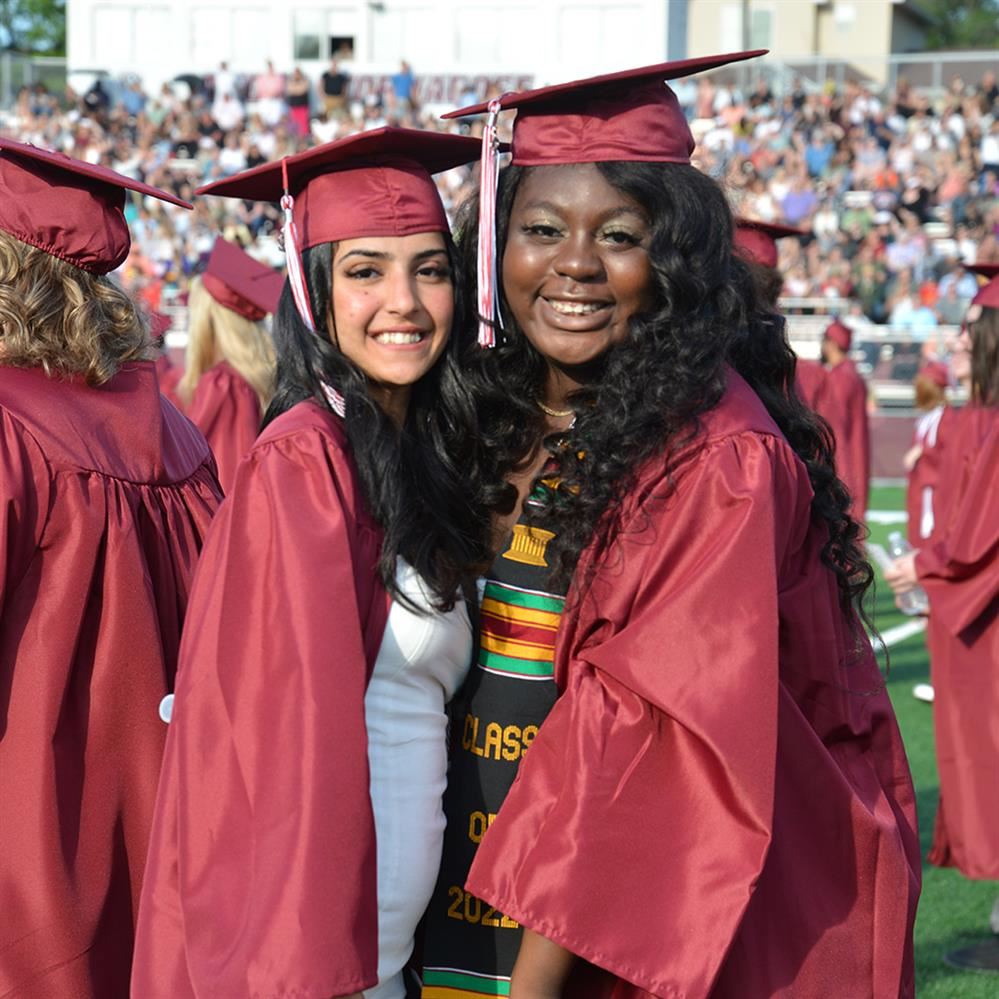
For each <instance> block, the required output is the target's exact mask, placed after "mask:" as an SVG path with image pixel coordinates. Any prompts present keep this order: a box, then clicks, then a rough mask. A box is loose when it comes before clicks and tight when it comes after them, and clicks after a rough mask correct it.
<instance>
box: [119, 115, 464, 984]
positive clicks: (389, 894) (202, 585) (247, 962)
mask: <svg viewBox="0 0 999 999" xmlns="http://www.w3.org/2000/svg"><path fill="white" fill-rule="evenodd" d="M477 148H478V147H477V144H476V143H475V142H473V141H471V140H467V139H463V138H460V137H455V136H445V135H439V134H429V133H420V132H413V131H408V130H402V129H381V130H378V131H376V132H369V133H364V134H361V135H358V136H352V137H350V138H348V139H343V140H341V141H339V142H335V143H331V144H329V145H327V146H323V147H320V148H318V149H315V150H310V151H308V152H306V153H302V154H299V155H298V156H295V157H291V158H289V159H288V160H286V161H283V162H282V163H280V164H273V165H269V166H267V167H262V168H258V169H256V170H253V171H249V172H248V173H246V174H243V175H241V176H238V177H234V178H230V179H228V180H226V181H224V182H221V183H219V184H215V185H212V187H211V188H210V189H209V190H210V192H211V193H214V194H225V195H229V196H233V197H242V198H257V199H263V200H271V201H276V200H278V198H279V197H281V194H282V191H283V192H284V198H283V204H284V207H285V210H286V213H287V220H286V225H285V249H286V252H287V255H288V263H289V279H288V284H287V286H286V288H285V290H284V293H283V298H282V301H281V303H280V305H279V308H278V313H277V321H276V327H275V338H276V343H277V354H278V376H277V390H276V394H275V396H274V399H273V401H272V403H271V406H270V409H269V410H268V412H267V414H266V417H265V429H264V431H263V432H262V434H261V436H260V437H259V438H258V440H257V441H256V443H255V444H254V446H253V448H252V450H251V451H250V453H249V454H248V455H247V457H246V458H245V459H244V460H243V461H242V462H241V464H240V465H239V467H238V469H237V471H236V475H235V480H234V483H233V487H232V489H231V492H230V494H229V497H228V499H227V501H226V503H225V504H224V507H223V511H222V512H221V514H220V517H219V519H218V521H217V522H216V526H215V529H214V530H213V531H212V533H211V535H210V537H209V540H208V543H207V546H206V550H205V554H204V556H203V557H202V560H201V563H200V566H199V572H198V577H197V580H196V584H195V590H194V594H193V596H192V605H191V611H190V617H189V627H188V630H187V631H186V633H185V640H184V646H183V651H182V657H181V667H180V673H179V681H178V686H177V695H176V696H177V699H176V706H175V708H174V712H173V720H172V722H171V733H170V742H169V749H168V756H167V761H166V765H165V769H164V776H163V779H162V782H161V786H160V800H159V810H158V814H157V821H156V829H155V832H154V837H153V849H152V852H151V856H150V862H149V889H148V891H146V893H145V894H144V897H143V903H142V910H141V913H140V928H139V948H138V956H137V960H136V968H135V974H134V977H133V992H134V994H135V995H136V996H137V997H141V999H154V997H160V996H161V997H164V999H166V997H169V999H181V997H187V996H219V997H222V996H232V997H235V996H249V995H260V996H264V995H266V996H289V997H290V996H315V997H332V996H359V995H360V994H361V992H362V990H363V994H364V995H365V996H366V997H368V999H402V997H403V996H404V994H405V984H404V982H403V968H404V966H405V964H406V962H407V961H408V960H409V957H410V952H411V950H412V948H413V939H414V932H415V929H416V924H417V922H418V920H419V919H420V916H421V915H422V913H423V910H424V908H425V906H426V903H427V900H428V899H429V896H430V893H431V891H432V889H433V884H434V878H435V877H436V873H437V868H438V864H439V859H440V850H441V838H442V834H443V825H444V818H443V814H442V810H441V794H442V792H443V788H444V778H445V770H446V759H447V756H446V750H445V728H446V718H445V704H446V702H447V701H448V700H449V698H450V696H451V694H452V693H453V692H454V691H455V690H456V689H457V687H458V686H459V684H460V683H461V681H462V679H463V677H464V675H465V672H466V670H467V666H468V660H469V656H470V653H471V643H472V634H471V626H470V623H469V615H468V612H467V610H466V604H465V600H464V593H465V592H466V590H467V586H468V584H469V582H470V580H471V579H472V578H473V577H474V575H475V572H476V569H477V567H478V565H479V564H480V563H481V560H482V551H483V547H484V546H483V542H482V540H481V538H482V530H481V525H480V523H479V514H478V509H479V505H478V503H477V497H476V495H475V490H474V489H473V488H472V486H471V485H470V480H469V478H468V476H467V473H466V471H465V469H464V468H463V467H462V448H463V447H464V446H466V444H467V438H468V436H469V433H470V429H471V426H472V412H471V409H470V398H469V396H468V394H467V392H466V390H465V389H464V387H463V382H462V380H461V379H460V378H459V377H458V372H457V361H456V359H457V353H458V350H459V344H457V343H456V341H455V337H454V334H453V332H452V321H453V317H454V309H455V297H456V287H455V282H454V279H453V275H452V259H451V258H452V249H451V243H450V235H449V231H448V225H447V219H446V217H445V214H444V209H443V206H442V204H441V201H440V197H439V195H438V193H437V189H436V187H435V184H434V181H433V179H432V178H431V176H430V174H431V173H432V172H435V171H439V170H442V169H446V168H449V167H453V166H456V165H459V164H462V163H465V162H468V161H469V160H470V159H472V158H473V157H474V156H475V155H476V154H477ZM300 248H301V253H300Z"/></svg>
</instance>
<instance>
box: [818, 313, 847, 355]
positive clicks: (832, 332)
mask: <svg viewBox="0 0 999 999" xmlns="http://www.w3.org/2000/svg"><path fill="white" fill-rule="evenodd" d="M822 337H823V339H825V340H832V342H833V343H834V344H836V346H837V347H839V349H840V350H844V351H845V350H849V349H850V344H852V343H853V330H851V329H850V327H849V326H847V325H846V323H842V322H840V321H839V320H838V319H834V320H833V321H832V322H831V323H830V324H829V325H828V326H827V327H826V331H825V333H823V334H822Z"/></svg>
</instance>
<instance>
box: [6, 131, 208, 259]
mask: <svg viewBox="0 0 999 999" xmlns="http://www.w3.org/2000/svg"><path fill="white" fill-rule="evenodd" d="M125 191H137V192H138V193H139V194H144V195H149V196H150V197H153V198H158V199H159V200H160V201H166V202H168V203H169V204H171V205H179V206H180V207H181V208H191V207H192V206H191V205H189V204H188V203H187V202H186V201H182V200H181V199H180V198H178V197H176V196H175V195H173V194H169V193H167V192H166V191H161V190H160V189H159V188H156V187H150V185H148V184H143V183H142V182H141V181H138V180H132V178H131V177H125V176H123V175H122V174H120V173H116V172H115V171H114V170H109V169H108V168H107V167H102V166H94V165H93V164H91V163H84V162H82V161H81V160H76V159H73V158H72V157H71V156H66V155H64V154H63V153H57V152H53V151H51V150H48V149H41V148H39V147H37V146H31V145H28V144H26V143H23V142H14V141H13V140H12V139H5V138H2V137H0V229H2V230H3V231H4V232H7V233H10V235H11V236H13V237H14V238H15V239H19V240H20V241H21V242H22V243H28V244H30V245H31V246H35V247H37V248H38V249H40V250H44V251H45V252H46V253H50V254H52V256H54V257H59V258H60V259H62V260H65V261H67V262H68V263H71V264H73V265H74V266H75V267H79V268H80V269H81V270H85V271H89V272H91V273H93V274H107V273H108V272H109V271H113V270H114V269H115V268H116V267H119V266H120V265H121V264H122V263H123V262H124V260H125V258H126V257H127V256H128V250H129V247H130V246H131V239H130V237H129V234H128V225H127V223H126V222H125V211H124V209H125Z"/></svg>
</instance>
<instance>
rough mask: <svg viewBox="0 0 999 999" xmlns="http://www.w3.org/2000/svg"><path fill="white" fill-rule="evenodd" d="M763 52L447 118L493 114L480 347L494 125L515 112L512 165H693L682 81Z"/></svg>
mask: <svg viewBox="0 0 999 999" xmlns="http://www.w3.org/2000/svg"><path fill="white" fill-rule="evenodd" d="M765 52H766V50H765V49H757V50H754V51H751V52H732V53H728V54H725V55H713V56H703V57H700V58H696V59H680V60H677V61H673V62H663V63H657V64H656V65H654V66H642V67H640V68H638V69H628V70H624V71H623V72H620V73H608V74H604V75H602V76H593V77H589V78H588V79H585V80H574V81H572V82H571V83H560V84H557V85H555V86H551V87H541V88H540V89H537V90H522V91H519V92H517V93H508V94H503V96H502V97H498V98H495V99H494V100H491V101H488V102H486V103H482V104H474V105H472V106H470V107H466V108H461V109H460V110H457V111H451V112H449V113H448V114H446V115H444V117H445V118H464V117H468V116H470V115H479V114H484V113H488V115H489V117H488V119H487V121H486V127H485V129H484V131H483V138H482V175H481V178H480V183H481V192H480V203H479V204H480V208H479V213H480V214H479V286H478V293H479V314H480V317H481V320H482V321H481V322H480V325H479V343H480V344H481V345H482V346H488V347H491V346H493V344H494V343H495V330H494V327H493V323H492V320H493V318H494V317H495V315H496V234H495V216H496V183H497V178H498V154H499V144H498V140H497V136H496V119H497V116H498V115H499V113H500V112H501V111H506V110H514V109H515V110H516V111H517V118H516V121H515V122H514V128H513V142H512V144H511V152H512V153H513V163H514V165H515V166H557V165H562V164H566V163H600V162H607V161H637V162H653V163H689V162H690V156H691V154H692V153H693V151H694V138H693V136H692V135H691V133H690V128H689V126H688V125H687V119H686V118H685V116H684V114H683V110H682V109H681V107H680V102H679V101H678V100H677V97H676V94H675V93H674V92H673V91H672V90H670V88H669V87H668V86H666V84H665V81H666V80H667V79H678V78H680V77H684V76H691V75H693V74H694V73H702V72H705V71H707V70H711V69H718V68H719V67H721V66H727V65H729V64H730V63H733V62H740V61H742V60H744V59H752V58H754V57H755V56H760V55H764V54H765Z"/></svg>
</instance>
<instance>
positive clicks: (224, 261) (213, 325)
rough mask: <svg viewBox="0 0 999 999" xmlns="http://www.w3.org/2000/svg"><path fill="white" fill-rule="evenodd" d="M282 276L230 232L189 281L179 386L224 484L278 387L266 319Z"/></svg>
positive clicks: (229, 483)
mask: <svg viewBox="0 0 999 999" xmlns="http://www.w3.org/2000/svg"><path fill="white" fill-rule="evenodd" d="M283 284H284V281H283V278H282V277H281V275H280V274H279V273H278V272H277V271H275V270H274V269H273V268H271V267H267V266H266V265H265V264H261V263H259V262H258V261H256V260H254V259H253V258H252V257H251V256H250V255H249V254H247V253H244V252H243V250H241V249H240V248H239V247H238V246H236V245H235V244H233V243H229V242H227V241H226V240H224V239H218V240H216V241H215V246H214V247H213V248H212V253H211V256H210V257H209V258H208V265H207V267H206V268H205V272H204V274H203V275H202V276H201V277H200V278H195V279H194V281H193V282H192V284H191V294H190V298H189V299H188V308H189V317H190V318H189V324H188V342H187V370H186V371H185V372H184V377H183V378H182V379H181V380H180V383H179V385H178V386H177V390H178V393H179V395H180V397H181V400H182V401H183V402H184V403H185V405H186V407H187V409H186V412H187V415H188V416H189V417H190V418H191V419H192V420H193V421H194V423H195V424H196V425H197V427H198V429H199V430H200V431H201V432H202V433H203V434H204V435H205V437H206V438H207V440H208V443H209V444H210V445H211V448H212V453H213V454H214V455H215V460H216V462H218V468H219V481H220V482H221V483H222V488H223V489H224V490H225V491H226V492H228V491H229V489H230V488H231V486H232V480H233V476H234V475H235V473H236V466H237V465H238V464H239V461H240V459H241V458H242V457H243V455H244V454H246V452H247V451H249V450H250V446H251V445H252V444H253V442H254V441H255V440H256V438H257V434H258V432H259V431H260V421H261V419H262V418H263V413H264V410H265V409H266V408H267V404H268V403H269V402H270V399H271V395H272V393H273V391H274V364H275V361H274V345H273V343H272V342H271V335H270V333H269V332H268V330H267V329H266V327H265V326H264V325H263V320H264V318H265V317H266V316H267V315H268V314H271V313H273V312H274V310H275V309H276V308H277V303H278V298H279V296H280V294H281V288H282V286H283Z"/></svg>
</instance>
